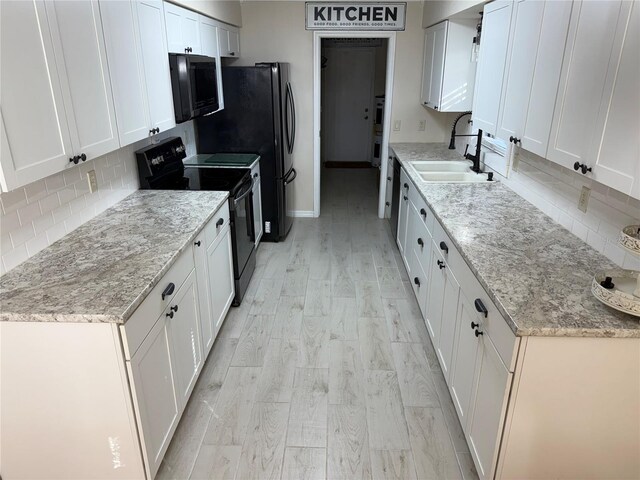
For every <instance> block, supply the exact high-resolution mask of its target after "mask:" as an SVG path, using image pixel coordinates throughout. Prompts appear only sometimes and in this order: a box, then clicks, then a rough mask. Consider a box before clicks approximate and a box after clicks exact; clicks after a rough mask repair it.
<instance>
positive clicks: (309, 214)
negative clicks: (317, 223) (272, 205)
mask: <svg viewBox="0 0 640 480" xmlns="http://www.w3.org/2000/svg"><path fill="white" fill-rule="evenodd" d="M287 213H288V214H289V216H290V217H295V218H313V217H315V216H316V215H314V211H313V210H290V211H288V212H287Z"/></svg>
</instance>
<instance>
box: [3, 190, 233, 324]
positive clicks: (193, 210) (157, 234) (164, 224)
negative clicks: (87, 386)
mask: <svg viewBox="0 0 640 480" xmlns="http://www.w3.org/2000/svg"><path fill="white" fill-rule="evenodd" d="M227 197H228V193H227V192H212V191H197V192H190V191H166V190H138V191H137V192H135V193H133V194H131V195H129V196H128V197H127V198H125V199H124V200H122V201H121V202H119V203H117V204H116V205H114V206H113V207H111V208H109V209H108V210H105V211H104V212H103V213H102V214H100V215H98V216H97V217H95V218H94V219H92V220H90V221H89V222H87V223H85V224H83V225H82V226H80V227H79V228H77V229H76V230H74V231H73V232H71V233H70V234H69V235H66V236H65V237H63V238H62V239H60V240H59V241H57V242H56V243H54V244H53V245H51V246H50V247H48V248H46V249H44V250H42V251H41V252H40V253H38V254H37V255H35V256H34V257H32V258H30V259H29V260H27V261H26V262H24V263H22V264H21V265H19V266H17V267H16V268H14V269H13V270H11V271H10V272H8V273H6V274H5V275H3V276H2V277H1V278H0V321H31V322H34V321H35V322H103V323H104V322H108V323H125V322H126V321H127V319H129V317H130V316H131V315H132V314H133V312H134V311H135V309H136V308H137V307H138V305H140V303H142V301H143V300H144V298H145V297H146V296H147V294H148V293H149V292H150V291H151V289H152V288H153V287H154V286H155V285H156V284H157V283H158V282H159V281H160V279H161V278H162V276H163V275H164V274H165V273H166V272H167V270H169V268H170V267H171V266H172V265H173V263H174V262H175V261H176V259H177V258H178V256H179V255H180V254H181V253H182V252H183V251H184V250H185V249H186V248H188V247H189V246H190V245H191V242H192V241H193V239H194V238H195V237H196V235H198V233H199V232H200V231H201V230H202V229H203V228H204V226H205V224H206V223H207V222H208V221H209V219H210V218H211V217H213V215H214V214H215V212H216V211H217V210H218V209H219V208H220V207H221V206H222V205H223V204H224V203H225V202H226V200H227Z"/></svg>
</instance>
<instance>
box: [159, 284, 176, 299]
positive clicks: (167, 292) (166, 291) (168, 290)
mask: <svg viewBox="0 0 640 480" xmlns="http://www.w3.org/2000/svg"><path fill="white" fill-rule="evenodd" d="M175 289H176V286H175V285H174V284H173V283H170V284H169V285H167V288H165V289H164V291H163V292H162V299H163V300H164V299H165V297H168V296H169V295H171V294H172V293H173V291H174V290H175Z"/></svg>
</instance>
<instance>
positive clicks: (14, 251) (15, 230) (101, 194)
mask: <svg viewBox="0 0 640 480" xmlns="http://www.w3.org/2000/svg"><path fill="white" fill-rule="evenodd" d="M175 135H179V136H181V137H182V138H183V140H184V141H185V143H186V145H185V146H186V147H187V152H188V154H189V155H193V154H194V153H195V145H192V144H190V143H188V142H190V141H191V142H192V141H193V139H194V134H193V125H192V123H191V122H188V123H186V124H181V125H179V126H177V127H176V128H175V129H172V130H168V131H166V132H163V133H162V134H160V135H159V138H161V139H162V138H166V137H169V136H175ZM148 143H149V140H146V139H145V140H142V141H140V142H138V143H136V144H134V145H129V146H126V147H124V148H121V149H120V150H117V151H115V152H112V153H109V154H107V155H104V156H102V157H99V158H96V159H94V160H90V161H86V162H83V163H81V164H79V165H77V166H70V167H69V168H68V169H66V170H65V171H64V172H61V173H58V174H56V175H52V176H51V177H47V178H45V179H43V180H38V181H36V182H34V183H31V184H29V185H26V186H25V187H23V188H18V189H16V190H13V191H11V192H7V193H2V194H0V205H1V209H0V257H1V258H0V260H1V261H0V275H3V274H4V273H6V272H8V271H9V270H11V269H12V268H14V267H16V266H17V265H19V264H20V263H22V262H24V261H25V260H27V259H28V258H29V257H32V256H33V255H35V254H36V253H38V252H39V251H41V250H42V249H44V248H46V247H47V246H49V245H51V244H52V243H54V242H56V241H58V240H60V239H61V238H62V237H63V236H65V235H66V234H68V233H70V232H71V231H72V230H74V229H76V228H78V227H79V226H80V225H82V224H83V223H85V222H87V221H89V220H91V219H92V218H93V217H95V216H96V215H99V214H100V213H102V212H104V211H105V210H106V209H107V208H109V207H111V206H113V205H114V204H115V203H117V202H119V201H120V200H122V199H123V198H125V197H126V196H127V195H129V194H131V193H133V192H134V191H135V190H137V189H138V188H139V182H138V167H137V165H136V161H135V155H134V152H135V151H136V150H138V149H139V148H142V147H143V146H145V145H147V144H148ZM91 170H95V172H96V179H97V181H98V190H97V192H95V193H90V192H89V184H88V181H87V172H89V171H91Z"/></svg>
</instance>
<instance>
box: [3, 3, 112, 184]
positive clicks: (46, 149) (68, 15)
mask: <svg viewBox="0 0 640 480" xmlns="http://www.w3.org/2000/svg"><path fill="white" fill-rule="evenodd" d="M0 8H1V9H2V10H1V15H0V17H1V22H2V24H1V27H0V28H1V30H2V34H1V35H2V39H1V41H2V47H1V48H2V52H1V55H2V78H1V84H2V87H1V89H2V90H1V93H0V95H1V96H2V105H1V106H0V109H1V111H2V120H3V122H2V152H1V153H2V154H1V159H0V162H1V163H0V165H1V166H2V175H0V180H1V183H2V188H3V189H4V190H12V189H15V188H17V187H20V186H23V185H26V184H28V183H31V182H34V181H36V180H39V179H41V178H44V177H47V176H49V175H52V174H54V173H57V172H59V171H61V170H64V169H65V168H67V167H68V166H69V165H71V166H73V165H74V164H75V163H78V162H79V161H81V160H87V159H91V158H95V157H97V156H100V155H103V154H105V153H107V152H109V151H112V150H116V149H117V148H118V147H119V141H118V135H117V130H116V119H115V112H114V107H113V97H112V94H111V82H110V79H109V73H108V72H109V71H108V67H107V60H106V55H105V47H104V38H103V36H102V25H101V19H100V11H99V8H98V5H97V3H95V2H81V1H69V2H66V1H65V2H46V3H44V2H33V1H29V2H26V1H25V2H2V5H1V7H0ZM16 45H20V48H19V49H16V48H15V46H16ZM25 59H28V61H25ZM34 138H37V140H38V141H37V142H36V141H34ZM83 154H84V155H83ZM74 157H75V162H73V161H71V162H70V159H72V158H74Z"/></svg>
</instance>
